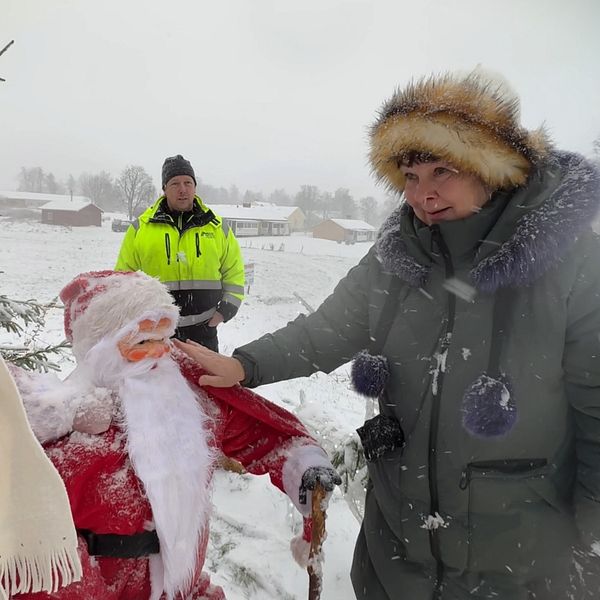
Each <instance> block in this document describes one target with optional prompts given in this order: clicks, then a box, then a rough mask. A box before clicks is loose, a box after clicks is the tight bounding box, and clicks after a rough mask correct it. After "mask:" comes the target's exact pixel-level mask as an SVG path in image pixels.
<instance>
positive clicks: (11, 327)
mask: <svg viewBox="0 0 600 600" xmlns="http://www.w3.org/2000/svg"><path fill="white" fill-rule="evenodd" d="M54 307H56V304H54V303H50V304H40V303H39V302H37V301H36V300H12V299H11V298H8V297H7V296H4V295H3V294H0V329H5V330H6V331H8V332H10V333H16V334H17V335H19V334H21V333H22V332H23V326H28V325H32V324H33V325H36V326H38V327H41V326H43V325H44V320H45V316H46V312H47V311H48V310H49V309H50V308H54ZM15 320H19V321H21V322H22V323H23V325H19V324H18V323H17V322H15Z"/></svg>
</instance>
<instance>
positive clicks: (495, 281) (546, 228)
mask: <svg viewBox="0 0 600 600" xmlns="http://www.w3.org/2000/svg"><path fill="white" fill-rule="evenodd" d="M552 160H554V161H556V162H558V163H559V165H560V166H561V167H562V169H561V170H562V171H563V172H564V173H565V175H564V178H563V180H562V181H561V183H560V185H559V186H558V187H557V188H556V190H555V191H554V192H553V193H552V195H551V196H550V198H548V200H547V201H546V202H544V204H543V205H542V206H541V207H540V208H539V209H538V210H535V211H532V212H530V213H528V214H526V215H525V216H523V217H522V218H521V219H520V220H519V221H518V223H517V226H516V230H515V233H514V234H513V235H512V236H511V237H510V239H509V240H507V241H506V242H505V243H504V244H502V246H501V247H500V249H499V250H498V251H497V252H495V253H494V254H492V255H491V256H489V257H487V258H485V259H484V260H482V261H481V262H480V263H479V264H478V265H477V266H476V267H475V268H474V269H473V270H472V271H471V277H472V279H473V281H474V283H475V285H476V287H477V288H478V289H479V290H480V291H483V292H487V293H493V292H495V291H496V290H498V289H499V288H502V287H507V286H516V287H521V286H526V285H528V284H530V283H532V282H534V281H535V280H536V279H538V278H539V277H541V276H542V275H543V274H544V273H546V272H547V271H548V270H549V269H550V268H551V267H552V266H554V265H555V264H556V262H557V261H558V260H560V258H561V257H562V256H564V255H565V254H566V252H568V250H569V249H570V248H571V247H572V246H573V244H574V243H575V241H576V239H577V236H578V235H579V234H580V233H581V232H582V231H583V230H584V229H585V227H586V226H589V225H590V224H591V222H592V221H593V220H594V218H595V216H596V215H597V213H598V209H599V204H600V172H599V171H598V169H596V168H595V167H594V166H593V165H592V164H590V162H589V161H587V160H586V159H585V158H583V157H581V156H579V155H577V154H571V153H566V152H555V153H554V154H553V156H552Z"/></svg>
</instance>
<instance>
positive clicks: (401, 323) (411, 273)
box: [234, 152, 600, 600]
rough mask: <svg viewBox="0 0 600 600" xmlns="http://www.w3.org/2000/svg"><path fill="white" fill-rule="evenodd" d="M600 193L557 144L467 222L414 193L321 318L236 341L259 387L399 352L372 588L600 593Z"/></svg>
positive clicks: (378, 480) (375, 512)
mask: <svg viewBox="0 0 600 600" xmlns="http://www.w3.org/2000/svg"><path fill="white" fill-rule="evenodd" d="M599 203H600V176H599V174H598V172H597V170H596V169H595V168H594V167H593V166H592V165H590V164H589V163H588V162H587V161H586V160H584V159H583V158H581V157H579V156H577V155H573V154H567V153H560V152H553V153H552V154H551V155H550V157H549V158H548V159H547V160H546V161H545V162H544V164H543V165H542V166H541V167H539V168H537V169H536V170H535V172H533V173H532V174H531V175H530V177H529V180H528V182H527V184H526V186H524V187H522V188H519V189H517V190H516V191H513V192H511V193H508V192H497V193H496V194H494V196H493V197H492V199H491V200H490V202H488V203H487V204H486V205H485V206H484V207H483V209H482V210H481V211H480V212H479V213H476V214H474V215H473V216H471V217H469V218H467V219H463V220H459V221H452V222H443V223H441V224H439V225H433V226H431V227H428V226H426V225H424V224H423V223H421V222H420V221H419V220H418V219H417V218H416V217H415V216H414V213H413V211H412V209H411V208H410V207H409V206H408V205H407V204H404V205H402V206H401V207H400V208H399V209H398V210H397V211H396V212H394V213H393V214H392V215H391V216H390V218H389V219H388V221H387V222H386V223H385V224H384V225H383V227H382V229H381V231H380V233H379V237H378V240H377V243H376V244H375V246H374V247H373V248H372V249H371V251H370V252H369V253H368V254H367V255H366V256H365V257H364V258H363V259H362V260H361V262H360V263H359V264H358V265H357V266H356V267H354V268H353V269H351V270H350V272H349V273H348V274H347V275H346V277H345V278H344V279H342V280H341V282H340V283H339V284H338V285H337V287H336V289H335V290H334V292H333V293H332V295H331V296H330V297H329V298H327V299H326V300H325V301H324V303H323V304H322V305H321V306H320V307H319V309H318V310H317V311H316V312H315V313H313V314H311V315H309V316H300V317H298V318H297V319H296V320H295V321H293V322H292V323H290V324H288V325H287V326H286V327H284V328H283V329H280V330H279V331H277V332H275V333H274V334H269V335H266V336H264V337H262V338H261V339H259V340H257V341H255V342H252V343H250V344H248V345H246V346H243V347H241V348H239V349H237V350H236V352H235V353H234V356H235V357H236V358H238V359H239V360H240V361H241V362H242V364H243V366H244V369H245V371H246V374H247V378H246V380H245V381H244V384H246V385H248V386H256V385H261V384H264V383H270V382H273V381H278V380H284V379H290V378H294V377H301V376H307V375H310V374H311V373H313V372H315V371H318V370H320V371H324V372H326V373H327V372H330V371H332V370H333V369H335V368H336V367H338V366H340V365H341V364H343V363H345V362H348V361H350V360H351V359H352V358H353V357H354V356H355V355H356V354H357V353H358V352H359V351H361V350H363V349H365V348H366V349H369V348H373V345H374V342H376V345H377V346H379V348H378V350H380V352H381V354H382V355H383V357H385V360H386V365H387V366H386V368H387V380H386V385H385V390H384V391H383V392H382V394H381V395H380V398H379V404H380V406H379V409H380V413H381V414H382V415H385V416H387V417H389V418H390V419H391V420H392V421H393V422H394V423H397V424H399V426H400V428H401V430H402V433H403V436H404V444H403V445H401V444H398V445H397V446H396V447H391V448H387V450H386V452H384V453H383V454H382V455H380V456H379V457H376V458H374V459H373V460H372V461H371V462H369V464H368V467H369V485H368V490H367V499H366V508H365V515H364V521H363V524H362V528H361V531H360V534H359V539H358V542H357V546H356V550H355V557H354V564H353V568H352V580H353V584H354V588H355V592H356V595H357V598H360V599H364V600H367V599H368V600H467V599H468V600H472V599H476V598H477V599H478V598H481V599H483V598H500V599H502V600H531V599H533V598H535V599H539V600H546V599H557V600H558V599H561V600H564V599H565V598H573V599H576V600H578V599H580V598H597V597H598V594H599V592H598V581H599V580H598V579H597V578H596V577H597V572H600V567H599V565H598V562H599V561H600V557H595V556H594V555H593V554H592V553H590V550H591V549H592V548H593V546H594V544H595V543H599V542H600V241H599V239H598V237H597V236H596V235H595V234H594V233H593V232H592V229H591V223H592V221H593V219H594V218H595V215H596V213H597V211H598V205H599ZM394 281H395V282H396V283H395V284H393V282H394ZM392 291H393V293H394V296H395V297H394V299H393V300H392V306H393V315H392V316H393V320H392V321H391V324H390V326H389V328H387V331H386V332H385V335H383V336H380V337H382V339H379V340H375V341H374V340H373V339H372V338H373V337H374V336H375V332H377V331H378V323H379V322H380V319H381V314H382V310H383V306H384V304H385V301H386V298H387V297H388V295H389V293H391V292H392ZM371 375H372V374H370V373H362V374H361V373H359V376H363V377H367V378H368V377H369V376H371ZM599 547H600V546H599Z"/></svg>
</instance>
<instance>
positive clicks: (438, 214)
mask: <svg viewBox="0 0 600 600" xmlns="http://www.w3.org/2000/svg"><path fill="white" fill-rule="evenodd" d="M449 210H450V207H449V206H448V207H446V208H441V209H440V210H436V211H433V212H430V213H427V216H428V217H429V219H430V220H431V221H440V220H442V219H443V218H444V217H445V216H446V215H447V214H448V211H449Z"/></svg>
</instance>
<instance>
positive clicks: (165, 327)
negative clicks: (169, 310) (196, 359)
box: [118, 318, 172, 362]
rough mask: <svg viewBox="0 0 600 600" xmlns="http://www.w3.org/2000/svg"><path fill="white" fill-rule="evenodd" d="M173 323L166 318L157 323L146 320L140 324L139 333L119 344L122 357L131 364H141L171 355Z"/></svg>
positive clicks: (129, 336)
mask: <svg viewBox="0 0 600 600" xmlns="http://www.w3.org/2000/svg"><path fill="white" fill-rule="evenodd" d="M171 330H172V328H171V321H169V319H166V318H162V319H160V320H159V321H158V322H157V321H152V320H151V319H144V320H143V321H140V322H139V324H138V332H137V333H132V334H130V335H128V336H127V337H125V338H124V339H122V340H121V341H120V342H119V343H118V347H119V352H120V353H121V356H122V357H123V358H125V359H126V360H127V361H129V362H139V361H140V360H144V359H146V358H155V359H159V358H161V357H162V356H164V355H165V354H168V353H169V350H170V345H169V334H170V332H171Z"/></svg>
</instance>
